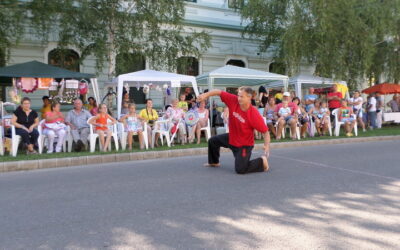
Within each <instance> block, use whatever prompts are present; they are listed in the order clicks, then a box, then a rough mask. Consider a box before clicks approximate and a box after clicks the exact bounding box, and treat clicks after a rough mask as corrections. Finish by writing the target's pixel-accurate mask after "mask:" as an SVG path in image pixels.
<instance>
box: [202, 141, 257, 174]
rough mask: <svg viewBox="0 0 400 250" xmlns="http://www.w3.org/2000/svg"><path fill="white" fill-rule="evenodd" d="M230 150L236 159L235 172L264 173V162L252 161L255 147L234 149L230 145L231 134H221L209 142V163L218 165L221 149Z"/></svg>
mask: <svg viewBox="0 0 400 250" xmlns="http://www.w3.org/2000/svg"><path fill="white" fill-rule="evenodd" d="M221 147H224V148H230V149H231V150H232V153H233V156H234V157H235V171H236V173H238V174H246V173H253V172H263V171H264V166H263V160H262V159H261V158H257V159H253V160H250V157H251V151H252V150H253V147H254V146H243V147H234V146H232V145H230V144H229V134H221V135H216V136H213V137H211V138H210V139H209V140H208V163H209V164H218V163H219V155H220V148H221Z"/></svg>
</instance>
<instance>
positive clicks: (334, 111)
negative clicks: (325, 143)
mask: <svg viewBox="0 0 400 250" xmlns="http://www.w3.org/2000/svg"><path fill="white" fill-rule="evenodd" d="M338 112H339V109H335V110H333V111H332V114H333V115H334V116H335V136H339V134H340V126H341V125H344V122H341V121H339V114H338ZM353 118H354V120H355V124H354V134H355V135H356V136H357V135H358V129H357V116H356V115H355V114H353Z"/></svg>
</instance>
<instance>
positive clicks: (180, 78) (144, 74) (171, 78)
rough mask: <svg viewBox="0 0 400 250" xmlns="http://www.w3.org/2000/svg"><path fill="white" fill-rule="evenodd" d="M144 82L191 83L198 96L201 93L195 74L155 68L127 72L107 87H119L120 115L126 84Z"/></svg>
mask: <svg viewBox="0 0 400 250" xmlns="http://www.w3.org/2000/svg"><path fill="white" fill-rule="evenodd" d="M144 84H147V85H150V84H151V85H152V86H160V85H161V86H163V85H165V84H167V85H168V87H172V88H174V87H178V88H179V87H181V86H182V85H187V84H190V85H191V86H192V87H193V90H194V93H195V95H196V96H198V95H199V90H198V88H197V82H196V78H195V77H194V76H187V75H180V74H175V73H169V72H163V71H155V70H141V71H137V72H133V73H127V74H123V75H119V76H117V77H116V78H115V79H114V80H113V82H112V83H111V84H109V85H106V86H105V87H117V110H118V116H117V117H120V116H121V110H122V94H123V90H124V87H125V86H126V85H128V86H130V87H137V86H138V85H140V86H142V87H143V85H144Z"/></svg>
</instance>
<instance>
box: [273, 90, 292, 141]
mask: <svg viewBox="0 0 400 250" xmlns="http://www.w3.org/2000/svg"><path fill="white" fill-rule="evenodd" d="M283 101H287V102H288V107H289V108H290V110H291V114H290V118H291V119H287V120H285V119H283V120H282V119H281V120H280V121H279V122H278V121H277V124H278V129H277V133H276V139H277V140H279V139H281V135H282V130H283V129H284V128H285V125H286V124H289V125H290V129H291V131H292V140H295V139H296V128H297V114H296V112H295V111H296V110H297V105H296V104H295V103H293V102H292V101H291V99H290V93H289V92H285V93H283ZM281 107H282V103H279V104H278V105H276V107H275V111H274V112H275V114H274V115H275V117H278V112H279V109H280V108H281Z"/></svg>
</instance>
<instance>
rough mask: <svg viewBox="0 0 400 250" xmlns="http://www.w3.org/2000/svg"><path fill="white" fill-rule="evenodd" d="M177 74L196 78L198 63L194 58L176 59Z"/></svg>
mask: <svg viewBox="0 0 400 250" xmlns="http://www.w3.org/2000/svg"><path fill="white" fill-rule="evenodd" d="M177 68H178V70H177V72H178V74H183V75H189V76H198V75H199V61H198V60H197V59H196V58H194V57H180V58H178V67H177Z"/></svg>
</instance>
